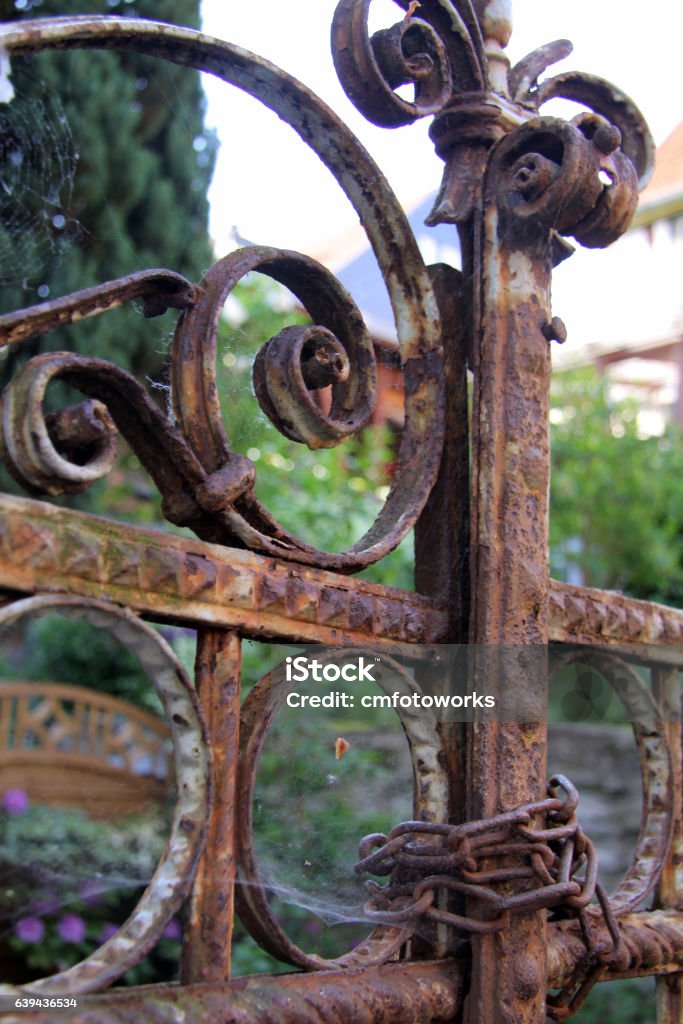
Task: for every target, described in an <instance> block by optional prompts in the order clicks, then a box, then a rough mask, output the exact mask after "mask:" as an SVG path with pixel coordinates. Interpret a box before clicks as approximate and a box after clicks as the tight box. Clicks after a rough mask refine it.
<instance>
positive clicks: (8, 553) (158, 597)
mask: <svg viewBox="0 0 683 1024" xmlns="http://www.w3.org/2000/svg"><path fill="white" fill-rule="evenodd" d="M0 587H2V588H5V589H7V590H10V591H18V592H20V593H26V592H29V593H33V592H35V591H59V592H66V593H70V594H79V595H82V596H83V597H90V598H97V599H100V600H110V601H116V602H118V603H120V604H124V605H127V606H128V607H130V608H132V609H133V610H134V611H137V612H140V613H141V614H143V615H148V616H149V617H156V618H160V619H163V620H166V621H173V622H178V623H183V624H186V625H190V626H194V625H197V624H200V623H201V624H202V625H205V626H208V625H214V626H221V627H225V628H228V629H238V630H239V631H240V633H242V634H243V635H244V636H246V637H252V638H256V639H270V638H277V639H288V640H293V641H303V642H307V641H311V642H316V643H325V644H332V645H334V644H338V643H353V644H370V643H371V644H372V645H373V647H375V646H380V645H381V646H383V647H388V648H394V649H396V650H400V647H401V645H402V644H411V645H412V644H416V643H417V644H419V643H427V644H429V643H438V642H439V639H440V638H441V637H443V636H444V635H445V632H446V629H447V616H446V612H445V611H444V610H443V609H441V608H439V607H437V606H436V605H434V604H433V603H432V602H431V601H429V600H428V599H427V598H423V597H420V596H418V595H416V594H411V593H408V592H407V591H402V590H395V589H393V588H391V587H384V586H380V585H379V584H375V583H370V582H368V581H367V580H356V579H350V578H349V577H347V576H337V575H336V574H333V573H330V572H325V571H323V570H319V569H313V568H309V567H307V566H298V565H293V564H292V563H291V562H290V563H286V562H279V561H277V560H276V559H273V558H267V557H263V556H262V555H255V554H252V553H250V552H247V551H243V550H240V549H237V548H227V547H220V546H218V545H215V544H207V543H205V542H203V541H199V540H193V539H190V538H187V537H179V536H177V535H171V534H166V533H160V532H158V531H155V530H149V529H143V528H140V527H137V526H135V527H133V526H127V525H124V524H122V523H118V522H114V521H112V520H109V519H103V518H100V517H98V516H92V515H88V514H86V513H83V512H74V511H72V510H71V509H63V508H58V507H57V506H54V505H49V504H46V503H44V502H39V501H34V500H32V499H29V498H15V497H10V496H8V495H5V496H2V497H1V498H0Z"/></svg>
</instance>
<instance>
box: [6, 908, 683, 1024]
mask: <svg viewBox="0 0 683 1024" xmlns="http://www.w3.org/2000/svg"><path fill="white" fill-rule="evenodd" d="M620 924H621V928H622V936H623V937H624V939H625V942H624V943H623V947H624V951H623V953H622V954H621V955H620V956H619V957H617V956H615V955H614V954H612V955H609V954H608V955H607V957H606V960H605V964H606V967H607V971H606V973H605V975H604V976H603V977H602V978H601V981H613V980H616V979H618V978H625V977H635V976H643V975H648V974H671V973H675V972H678V971H680V970H681V967H682V966H683V914H677V913H676V912H675V911H668V910H655V911H647V912H643V913H638V914H628V915H626V916H625V917H623V918H621V919H620ZM594 934H595V938H596V940H597V941H598V942H600V943H602V942H604V943H605V945H606V946H607V947H608V948H609V945H610V939H609V936H608V934H607V931H606V929H605V928H604V927H600V926H599V925H598V924H597V923H596V925H595V927H594ZM548 937H549V941H548V972H549V973H548V988H553V989H555V988H560V987H562V985H563V984H565V982H567V981H568V980H569V978H570V977H571V974H572V972H573V971H574V969H575V968H576V966H577V965H578V964H579V963H580V961H581V960H582V959H583V957H584V956H585V953H586V947H585V945H584V943H583V941H582V939H581V933H580V928H579V925H578V922H576V921H563V922H561V923H555V924H550V925H549V927H548ZM466 970H467V967H466V964H465V963H464V962H463V961H460V960H455V959H454V960H447V961H446V960H444V961H438V962H433V963H427V962H425V961H417V962H413V963H407V962H404V963H394V964H386V965H384V966H383V967H367V968H358V969H352V970H346V971H329V972H315V973H312V974H286V975H278V976H268V975H264V976H254V977H250V978H241V979H237V980H236V981H233V982H224V983H216V984H205V985H189V986H187V987H184V988H180V987H179V986H177V985H150V986H145V988H144V989H140V990H139V991H136V990H135V989H119V990H118V991H113V992H109V993H104V994H102V995H93V996H80V997H79V999H78V1003H79V1009H78V1010H75V1011H74V1010H70V1011H68V1013H65V1014H64V1017H63V1019H64V1020H65V1021H66V1020H68V1021H69V1024H95V1021H96V1022H97V1024H137V1022H138V1021H140V1020H144V1021H145V1022H146V1024H162V1022H163V1024H165V1022H166V1021H169V1020H181V1019H182V1020H187V1021H202V1022H203V1024H323V1022H326V1021H330V1020H344V1021H363V1024H408V1022H410V1024H422V1022H424V1024H427V1022H430V1024H432V1022H433V1024H436V1022H437V1021H450V1020H454V1019H455V1016H456V1014H457V1012H458V1009H459V1006H460V1002H461V997H462V989H463V981H464V978H465V974H466ZM0 1006H1V1007H2V1009H5V1008H7V1012H5V1013H2V1012H0V1024H15V1022H16V1024H53V1022H54V1021H57V1020H61V1019H62V1015H61V1014H60V1013H59V1012H58V1011H56V1010H54V1009H51V1010H48V1011H47V1012H35V1013H31V1012H26V1011H21V1013H20V1014H15V1013H14V1012H13V1011H12V1010H11V1009H10V1008H9V1006H8V1000H7V997H3V1001H2V1003H0Z"/></svg>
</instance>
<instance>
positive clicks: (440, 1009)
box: [0, 960, 464, 1024]
mask: <svg viewBox="0 0 683 1024" xmlns="http://www.w3.org/2000/svg"><path fill="white" fill-rule="evenodd" d="M463 984H464V969H463V967H462V965H461V964H459V963H458V961H456V960H452V961H449V962H447V963H443V962H442V963H432V964H426V963H415V964H407V963H400V964H399V963H395V964H386V965H385V966H383V967H367V968H364V969H355V970H353V969H350V970H346V971H329V972H326V973H325V975H324V977H321V976H320V975H310V974H308V975H306V974H289V975H280V976H279V977H272V978H269V977H254V978H241V979H239V980H236V981H233V982H231V983H229V984H222V985H221V984H216V983H213V984H204V985H188V986H184V987H182V988H179V987H178V986H176V985H152V986H147V987H146V988H144V989H138V990H137V991H136V990H135V989H128V990H121V989H120V990H118V991H116V992H111V993H108V994H107V995H104V996H94V997H88V998H85V999H79V1004H80V1006H79V1009H77V1010H70V1011H69V1013H68V1016H65V1017H64V1019H65V1021H66V1020H68V1021H69V1022H71V1024H139V1022H140V1021H144V1022H145V1024H168V1021H170V1020H174V1021H175V1020H182V1021H188V1022H190V1021H191V1022H192V1024H195V1022H199V1021H201V1022H202V1024H329V1022H330V1021H339V1022H342V1021H343V1022H344V1024H347V1022H348V1024H351V1022H354V1024H355V1022H361V1021H362V1022H363V1024H439V1022H446V1021H454V1020H455V1019H456V1016H457V1013H458V1009H459V1006H460V1002H461V994H462V989H463ZM19 1019H21V1021H24V1024H54V1021H56V1020H60V1019H61V1016H60V1014H59V1011H56V1010H49V1011H48V1012H46V1013H35V1012H34V1013H32V1012H30V1011H28V1012H27V1011H22V1013H21V1014H20V1017H19V1016H17V1015H15V1014H14V1013H13V1012H11V1013H10V1014H9V1015H8V1016H5V1015H3V1014H1V1013H0V1021H2V1022H3V1024H17V1022H19Z"/></svg>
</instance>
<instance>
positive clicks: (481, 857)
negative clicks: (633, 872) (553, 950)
mask: <svg viewBox="0 0 683 1024" xmlns="http://www.w3.org/2000/svg"><path fill="white" fill-rule="evenodd" d="M547 791H548V797H547V799H545V800H539V801H537V802H535V803H529V804H523V805H521V806H520V807H517V808H515V809H514V810H511V811H506V812H505V813H503V814H498V815H494V816H493V817H490V818H483V819H481V820H479V821H471V822H467V823H466V824H464V825H442V824H438V823H432V822H425V821H405V822H402V823H401V824H399V825H396V826H395V827H394V828H393V829H392V830H391V831H390V832H389V834H388V835H385V834H383V833H374V834H372V835H368V836H366V837H365V838H364V839H363V840H362V841H361V843H360V847H359V856H360V860H359V861H358V863H357V864H356V865H355V869H354V870H355V871H356V873H358V874H365V873H371V874H374V875H380V876H383V875H388V876H389V881H388V882H387V884H386V885H380V884H379V883H377V882H375V881H368V882H367V883H366V887H367V889H368V892H369V898H368V900H367V901H366V903H365V907H364V911H365V914H366V915H367V917H368V918H370V919H371V920H374V921H377V922H381V923H384V924H403V925H405V924H411V923H413V924H414V926H415V928H416V930H417V929H418V928H419V927H420V926H421V925H424V924H425V923H426V922H433V923H440V924H446V925H450V926H451V927H453V928H455V929H459V930H461V931H465V932H470V933H475V934H485V933H490V932H497V931H501V930H502V929H503V928H505V927H507V925H508V924H509V918H510V915H511V914H519V913H530V912H532V911H535V910H540V909H543V908H546V909H552V910H553V911H554V912H555V913H556V915H557V916H562V917H568V916H574V917H578V919H579V921H580V923H581V929H582V934H583V937H584V941H585V943H586V949H587V953H586V957H585V958H584V959H583V960H582V961H581V963H580V964H579V966H578V967H577V969H576V971H575V973H574V975H573V976H572V978H571V979H570V981H569V982H568V983H567V985H565V987H564V988H563V989H562V991H561V992H560V993H559V994H557V995H556V996H553V997H549V1001H548V1015H549V1016H550V1017H552V1018H553V1019H555V1020H566V1019H568V1017H570V1016H571V1015H572V1014H573V1013H575V1012H576V1010H577V1009H578V1008H579V1006H580V1005H581V1004H582V1003H583V1001H584V999H585V997H586V995H587V994H588V991H589V990H590V988H592V986H593V984H595V981H597V980H598V979H599V976H600V974H601V972H602V971H603V969H604V968H603V965H602V957H603V955H604V954H605V953H608V952H610V953H611V952H613V951H615V950H617V949H618V947H619V946H620V934H619V926H618V924H617V921H616V918H615V917H614V914H613V913H612V910H611V908H610V904H609V900H608V899H607V897H606V895H605V893H604V890H603V889H602V887H601V886H600V885H599V884H598V881H597V874H598V857H597V853H596V851H595V847H594V846H593V843H592V842H591V841H590V839H589V838H588V837H587V836H586V834H585V833H584V832H583V830H582V828H581V826H580V825H579V823H578V821H577V818H576V808H577V805H578V802H579V794H578V791H577V790H576V788H575V787H574V785H573V784H572V783H571V782H570V781H569V780H568V779H567V778H566V777H565V776H563V775H555V776H553V778H551V779H550V782H549V783H548V790H547ZM560 791H563V793H564V796H563V797H561V796H560V795H559V793H560ZM514 883H518V884H516V885H515V884H514ZM511 890H512V891H511ZM448 893H455V894H458V895H459V896H460V897H462V898H463V899H464V900H465V901H466V904H467V910H468V911H471V909H472V908H473V907H476V908H477V913H476V914H475V915H472V916H470V913H466V914H462V913H455V912H454V911H453V910H452V909H450V908H448V903H449V897H448V896H447V894H448ZM594 897H597V900H598V904H599V908H600V912H601V913H602V916H603V917H604V920H605V923H606V925H607V929H608V931H609V933H610V936H611V939H612V945H611V947H605V945H604V944H598V943H596V941H595V939H594V935H593V930H592V928H591V918H592V915H589V914H588V913H587V908H588V906H589V904H590V903H591V901H592V900H593V898H594ZM451 902H452V901H451Z"/></svg>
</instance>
